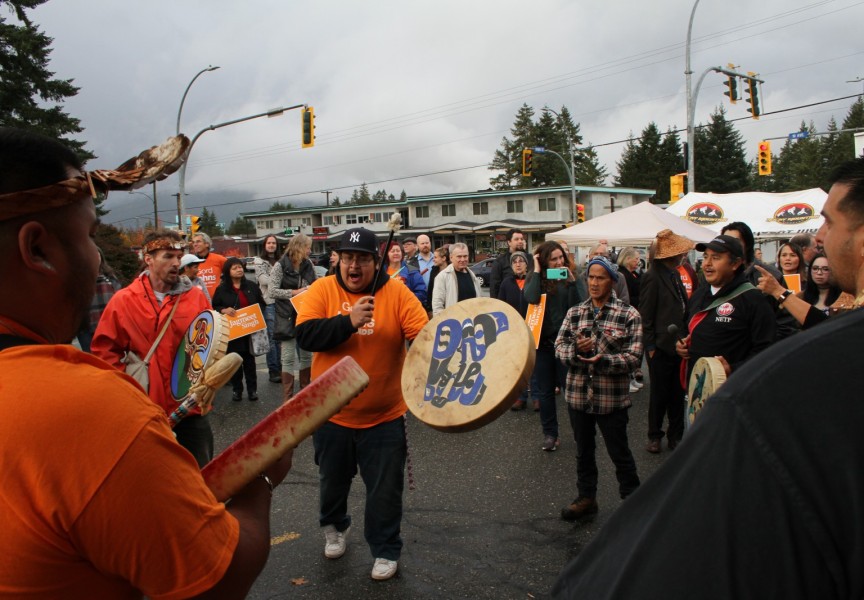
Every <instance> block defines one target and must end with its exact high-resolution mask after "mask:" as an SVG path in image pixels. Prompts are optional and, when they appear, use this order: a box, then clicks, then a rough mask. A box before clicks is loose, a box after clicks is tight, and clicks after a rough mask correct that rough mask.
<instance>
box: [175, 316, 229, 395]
mask: <svg viewBox="0 0 864 600" xmlns="http://www.w3.org/2000/svg"><path fill="white" fill-rule="evenodd" d="M227 349H228V318H227V317H226V316H225V315H223V314H221V313H219V312H217V311H215V310H205V311H204V312H202V313H201V314H199V315H198V316H197V317H195V318H194V319H193V320H192V323H191V324H190V325H189V328H188V329H187V330H186V335H185V336H184V337H183V339H182V340H180V344H179V345H178V347H177V351H176V353H175V354H174V365H173V367H172V369H171V394H172V395H173V396H174V399H175V400H177V401H178V402H179V401H180V400H182V399H183V398H185V397H186V395H187V394H188V393H189V389H190V388H191V387H192V386H193V385H195V384H196V383H197V382H198V380H199V379H201V376H202V374H203V373H204V369H206V368H207V367H209V366H210V365H212V364H213V363H214V362H216V361H217V360H219V359H220V358H222V357H223V356H225V352H226V350H227Z"/></svg>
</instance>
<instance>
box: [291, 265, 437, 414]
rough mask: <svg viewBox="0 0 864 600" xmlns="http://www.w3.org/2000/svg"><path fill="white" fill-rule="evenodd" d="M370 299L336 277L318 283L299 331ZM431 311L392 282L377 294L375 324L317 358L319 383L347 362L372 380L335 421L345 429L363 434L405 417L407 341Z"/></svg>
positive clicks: (308, 297)
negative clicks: (403, 381) (304, 325)
mask: <svg viewBox="0 0 864 600" xmlns="http://www.w3.org/2000/svg"><path fill="white" fill-rule="evenodd" d="M368 295H369V294H366V293H363V294H352V293H351V292H349V291H348V290H346V289H345V288H343V287H342V286H340V285H339V283H338V281H337V278H336V277H324V278H323V279H318V280H317V281H315V282H314V283H313V284H312V285H311V286H310V288H309V291H308V292H306V293H305V294H304V302H303V305H302V306H301V307H300V310H299V314H298V315H297V325H300V324H301V323H303V322H305V321H309V320H312V319H326V318H331V317H334V316H338V315H347V314H349V313H350V312H351V307H352V306H354V304H355V303H356V302H357V301H358V300H359V299H360V298H362V297H364V296H368ZM428 321H429V318H428V317H427V316H426V310H425V309H424V308H423V305H422V304H420V301H419V300H417V297H416V296H415V295H414V294H413V293H412V292H411V290H409V289H408V287H407V286H405V285H401V284H399V283H398V282H395V281H393V280H389V281H388V282H387V283H386V284H385V285H384V286H383V287H381V289H379V290H378V291H377V292H376V293H375V310H374V312H373V313H372V321H370V322H369V323H367V324H366V325H364V326H363V327H361V328H360V329H359V330H357V331H356V332H355V333H354V334H352V335H351V337H350V338H348V340H347V341H345V342H343V343H342V344H340V345H339V346H337V347H335V348H333V349H332V350H328V351H325V352H315V353H314V354H313V356H312V376H313V377H318V376H319V375H321V374H322V373H323V372H324V371H326V370H327V369H329V368H330V367H331V366H333V365H334V364H336V363H337V362H338V361H339V360H340V359H341V358H342V357H343V356H351V357H352V358H353V359H354V360H356V361H357V363H358V364H359V365H360V366H361V367H362V368H363V370H364V371H366V373H367V374H368V375H369V386H368V387H367V388H366V389H365V390H364V391H363V393H362V394H360V395H359V396H358V397H357V398H354V399H353V400H351V402H349V403H348V404H347V405H346V406H345V407H344V408H343V409H342V410H341V411H339V412H338V413H337V414H336V415H335V416H334V417H333V418H332V419H330V420H331V421H332V422H334V423H336V424H337V425H342V426H343V427H351V428H354V429H364V428H367V427H374V426H375V425H378V424H380V423H386V422H387V421H392V420H393V419H396V418H397V417H400V416H402V415H404V414H405V412H406V411H407V410H408V407H407V406H406V405H405V400H404V399H403V398H402V385H401V373H402V364H403V363H404V362H405V353H406V352H405V340H413V339H414V338H415V337H417V334H418V333H420V330H421V329H423V327H424V326H425V325H426V323H427V322H428Z"/></svg>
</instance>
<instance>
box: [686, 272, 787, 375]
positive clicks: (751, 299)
mask: <svg viewBox="0 0 864 600" xmlns="http://www.w3.org/2000/svg"><path fill="white" fill-rule="evenodd" d="M744 283H747V279H746V277H745V276H744V274H743V272H741V273H738V274H737V275H736V276H735V278H734V279H733V280H732V281H731V282H730V283H728V284H726V285H725V286H723V287H722V288H721V289H720V291H718V292H717V294H716V295H715V294H712V293H711V286H710V285H707V284H706V285H704V286H700V287H699V288H698V289H697V290H696V291H695V292H694V293H693V297H692V298H690V306H689V310H688V313H689V315H690V319H693V317H694V316H695V315H696V313H698V312H699V311H701V310H702V309H704V308H706V307H708V306H710V305H711V303H712V302H714V300H715V299H716V298H719V297H721V296H725V295H727V294H729V293H730V292H732V291H733V290H735V289H736V288H737V287H738V286H740V285H741V284H744ZM776 327H777V324H776V321H775V319H774V313H773V312H772V311H771V307H770V306H768V303H767V302H765V298H763V297H762V292H760V291H759V290H757V289H751V290H748V291H746V292H744V293H742V294H738V295H737V296H735V297H734V298H732V299H731V300H729V301H728V302H725V303H723V304H721V305H720V306H717V307H715V308H712V309H711V310H710V311H708V314H707V316H705V318H704V319H702V321H701V322H700V323H699V325H697V326H696V327H695V329H694V330H693V331H691V334H692V337H691V339H690V369H692V368H693V365H694V364H695V363H696V361H697V360H698V359H699V358H701V357H703V356H722V357H723V358H725V359H726V362H728V363H729V366H730V367H732V371H733V372H734V371H735V370H736V369H737V368H738V367H740V366H741V365H742V364H743V363H744V362H745V361H746V360H748V359H749V358H751V357H753V356H755V355H756V354H758V353H759V352H761V351H762V350H764V349H765V348H767V347H768V346H770V345H771V344H772V343H773V342H774V336H775V331H776Z"/></svg>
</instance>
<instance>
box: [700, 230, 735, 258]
mask: <svg viewBox="0 0 864 600" xmlns="http://www.w3.org/2000/svg"><path fill="white" fill-rule="evenodd" d="M706 248H707V249H710V250H713V251H714V252H721V253H722V252H728V253H729V254H731V255H732V256H733V257H735V258H744V249H743V248H742V247H741V242H739V241H738V238H734V237H732V236H731V235H718V236H717V237H715V238H714V239H713V240H711V241H710V242H705V243H700V244H696V250H698V251H699V252H705V250H706Z"/></svg>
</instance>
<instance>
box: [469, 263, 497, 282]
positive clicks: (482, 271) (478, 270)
mask: <svg viewBox="0 0 864 600" xmlns="http://www.w3.org/2000/svg"><path fill="white" fill-rule="evenodd" d="M493 262H495V258H494V257H492V258H486V259H483V260H481V261H479V262H476V263H474V264H473V265H471V266H470V267H468V268H469V269H471V271H472V272H473V273H474V276H475V277H477V279H479V280H480V285H481V286H482V287H489V277H490V276H491V275H492V263H493Z"/></svg>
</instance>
